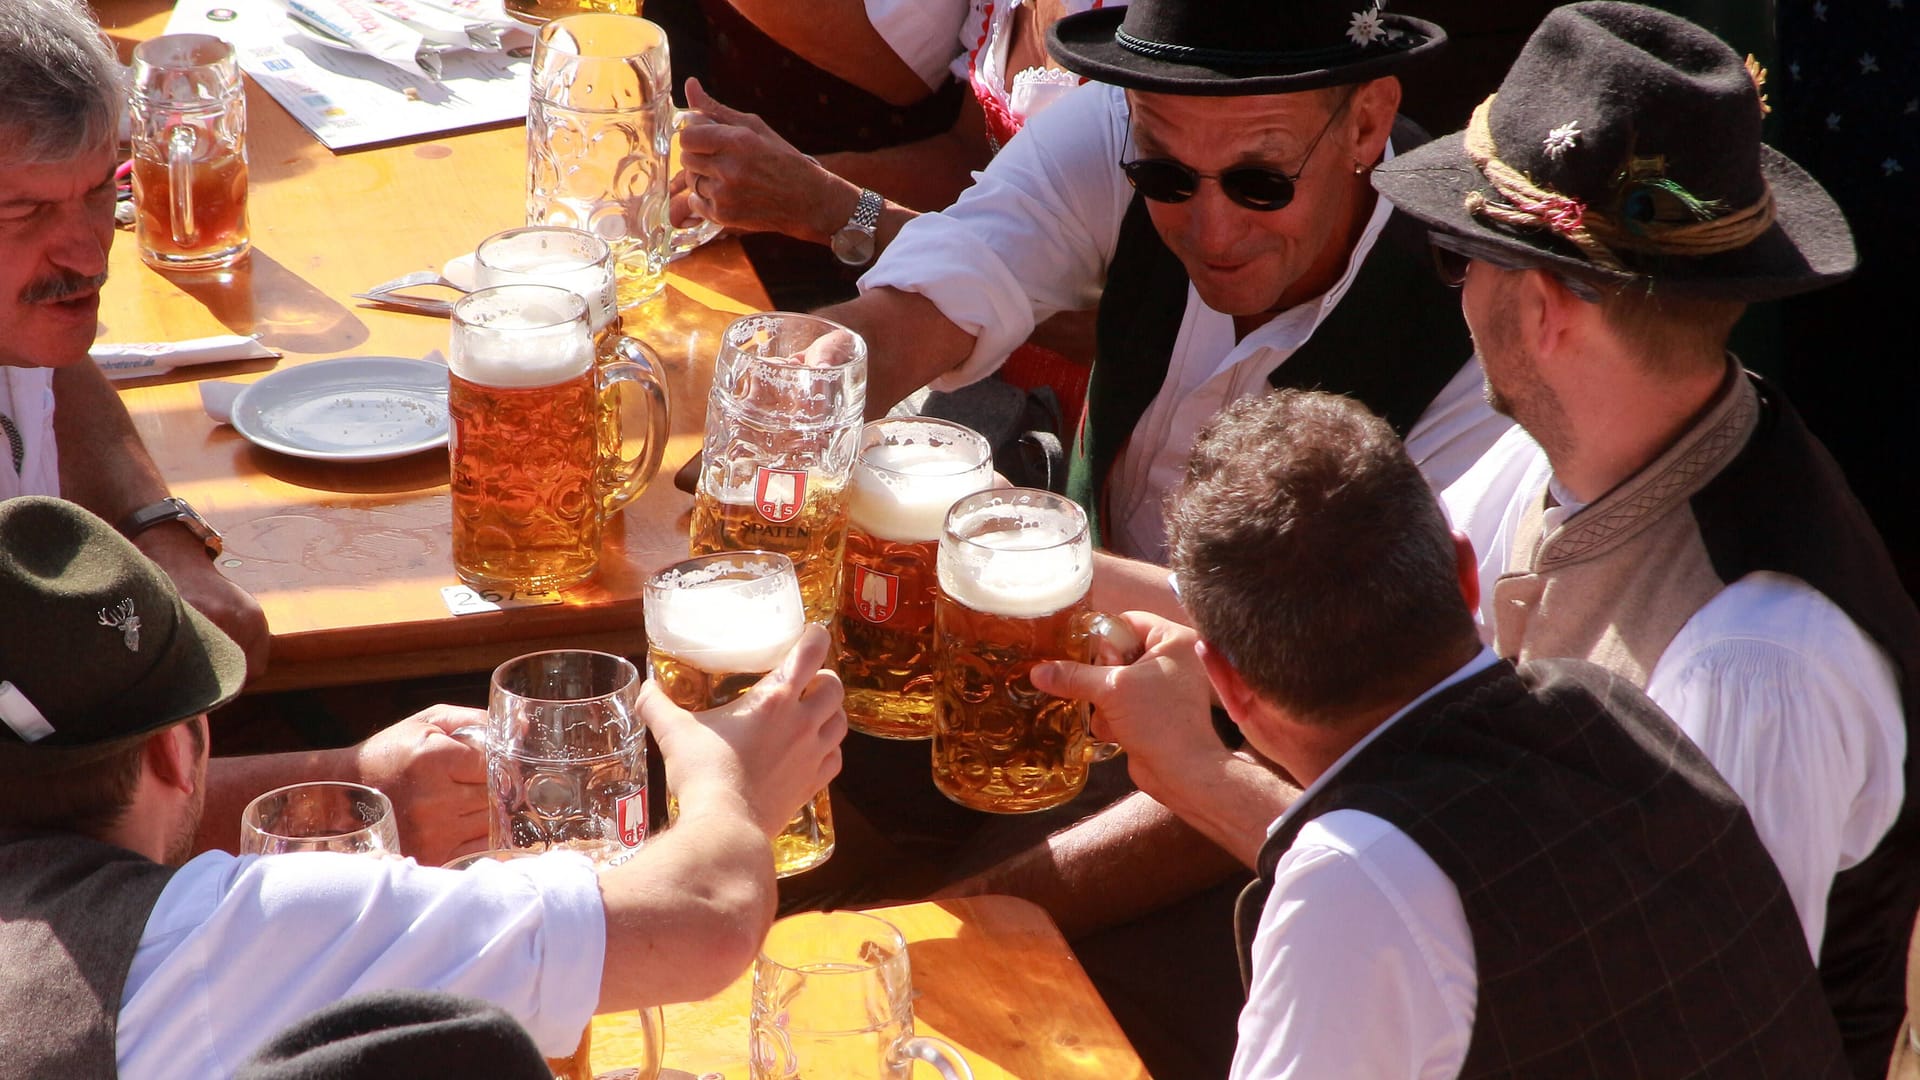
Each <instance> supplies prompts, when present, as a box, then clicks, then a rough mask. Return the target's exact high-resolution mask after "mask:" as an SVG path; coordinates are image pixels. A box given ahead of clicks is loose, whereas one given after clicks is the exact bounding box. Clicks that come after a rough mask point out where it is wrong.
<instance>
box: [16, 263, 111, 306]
mask: <svg viewBox="0 0 1920 1080" xmlns="http://www.w3.org/2000/svg"><path fill="white" fill-rule="evenodd" d="M106 283H107V273H106V271H104V270H102V271H101V272H100V273H98V274H94V275H93V276H91V277H83V276H82V275H80V274H58V275H55V276H53V277H45V278H41V279H40V280H38V281H35V282H33V283H31V284H29V285H28V286H27V287H26V288H24V289H22V290H20V302H21V303H23V304H45V303H50V302H53V303H57V302H59V301H61V300H71V299H73V298H74V297H76V296H83V295H85V294H87V293H90V292H98V291H99V289H100V287H101V286H103V285H105V284H106Z"/></svg>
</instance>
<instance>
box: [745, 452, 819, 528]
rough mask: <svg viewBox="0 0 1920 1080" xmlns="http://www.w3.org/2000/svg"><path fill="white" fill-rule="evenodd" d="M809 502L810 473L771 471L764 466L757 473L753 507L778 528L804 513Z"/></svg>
mask: <svg viewBox="0 0 1920 1080" xmlns="http://www.w3.org/2000/svg"><path fill="white" fill-rule="evenodd" d="M806 501H807V473H806V470H804V469H769V468H767V467H766V466H765V465H762V466H760V468H759V469H757V470H755V472H754V474H753V505H754V507H755V508H757V509H758V510H759V511H760V516H761V517H763V518H765V519H767V520H768V521H771V522H773V523H774V524H775V525H784V524H786V523H787V522H789V521H792V520H793V519H794V518H796V517H798V516H799V514H800V507H801V505H802V504H803V503H805V502H806Z"/></svg>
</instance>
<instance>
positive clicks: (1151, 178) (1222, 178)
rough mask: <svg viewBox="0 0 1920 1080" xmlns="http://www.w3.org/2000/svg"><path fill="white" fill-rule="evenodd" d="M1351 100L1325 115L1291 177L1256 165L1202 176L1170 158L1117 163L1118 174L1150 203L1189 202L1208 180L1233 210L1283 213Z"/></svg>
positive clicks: (1129, 122)
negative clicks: (1278, 211) (1322, 143)
mask: <svg viewBox="0 0 1920 1080" xmlns="http://www.w3.org/2000/svg"><path fill="white" fill-rule="evenodd" d="M1352 100H1353V91H1348V92H1347V94H1346V96H1345V97H1343V98H1341V99H1340V104H1339V105H1337V106H1335V107H1334V110H1333V112H1332V113H1330V114H1328V116H1327V122H1326V124H1325V125H1324V126H1322V127H1321V128H1320V134H1318V135H1315V136H1314V137H1313V141H1312V142H1310V143H1308V144H1307V152H1306V153H1305V154H1302V155H1301V156H1300V167H1299V168H1298V169H1296V170H1294V171H1293V172H1291V173H1285V172H1281V171H1280V170H1279V169H1269V168H1266V167H1264V166H1260V165H1240V166H1236V167H1234V168H1231V169H1228V170H1226V171H1225V172H1220V173H1203V172H1201V171H1199V170H1198V169H1195V168H1193V167H1192V166H1190V165H1188V164H1187V163H1186V162H1184V161H1177V160H1175V159H1173V158H1141V159H1138V160H1135V161H1123V162H1121V163H1120V171H1121V172H1123V173H1126V174H1127V183H1129V184H1132V185H1133V190H1135V191H1137V192H1139V193H1140V194H1142V195H1144V196H1146V197H1147V198H1149V199H1152V200H1153V201H1154V202H1163V203H1183V202H1186V201H1187V200H1188V199H1191V198H1193V194H1194V192H1196V191H1198V190H1200V181H1202V180H1212V181H1214V182H1216V183H1218V184H1219V185H1220V191H1221V193H1222V194H1224V195H1225V196H1226V197H1227V198H1229V199H1231V200H1232V201H1233V203H1234V205H1236V206H1244V207H1246V208H1247V209H1248V210H1258V211H1261V212H1262V213H1265V212H1268V211H1272V210H1284V209H1286V207H1287V205H1288V204H1289V203H1291V202H1293V195H1294V189H1295V186H1296V185H1297V184H1298V183H1299V182H1300V177H1301V175H1302V174H1303V173H1305V172H1306V171H1307V162H1309V161H1311V160H1313V151H1314V149H1315V148H1316V147H1318V146H1319V145H1320V140H1321V139H1323V138H1325V137H1326V134H1327V132H1329V131H1331V130H1332V129H1333V122H1334V121H1335V120H1338V119H1339V118H1340V114H1341V113H1343V112H1346V111H1347V105H1348V103H1349V102H1351V101H1352ZM1127 134H1128V137H1129V138H1131V137H1132V134H1133V116H1132V113H1131V112H1129V113H1128V116H1127Z"/></svg>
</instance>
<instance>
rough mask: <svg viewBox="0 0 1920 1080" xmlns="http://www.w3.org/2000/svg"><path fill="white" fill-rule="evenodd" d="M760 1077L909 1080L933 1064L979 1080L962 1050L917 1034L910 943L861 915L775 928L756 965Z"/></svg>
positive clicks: (964, 1079) (826, 916) (786, 922)
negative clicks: (920, 1064)
mask: <svg viewBox="0 0 1920 1080" xmlns="http://www.w3.org/2000/svg"><path fill="white" fill-rule="evenodd" d="M748 1024H749V1026H750V1028H751V1030H752V1040H753V1041H752V1044H751V1049H750V1050H749V1051H748V1053H749V1055H750V1056H749V1064H748V1069H749V1072H750V1075H751V1077H752V1080H796V1078H798V1077H833V1078H834V1080H908V1077H909V1076H911V1075H912V1073H913V1063H914V1062H916V1061H924V1062H926V1063H927V1064H929V1065H932V1066H933V1068H934V1069H935V1070H936V1071H937V1072H939V1074H940V1075H941V1076H942V1077H943V1078H945V1080H973V1070H972V1069H970V1068H968V1066H967V1062H966V1059H965V1058H963V1057H961V1056H960V1052H959V1051H958V1050H955V1049H954V1048H953V1047H952V1046H951V1045H949V1044H948V1043H946V1042H945V1041H943V1040H940V1039H935V1038H930V1037H928V1036H924V1035H915V1034H914V1033H913V976H912V972H911V970H910V968H909V965H908V959H907V941H906V938H904V937H902V936H901V934H900V931H899V930H898V929H897V928H896V927H895V926H894V925H893V924H892V923H890V922H888V921H886V920H885V919H882V918H880V917H879V916H877V915H868V914H866V913H864V912H859V911H809V912H805V913H802V914H799V915H792V916H789V917H787V918H785V919H781V920H780V921H779V922H777V923H774V924H773V928H772V929H771V930H769V931H768V932H767V939H766V941H765V942H764V943H762V944H761V946H760V955H759V956H758V957H757V958H756V959H755V960H754V962H753V1003H752V1005H751V1007H750V1011H749V1014H748Z"/></svg>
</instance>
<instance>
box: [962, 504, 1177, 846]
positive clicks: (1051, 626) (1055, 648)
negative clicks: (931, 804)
mask: <svg viewBox="0 0 1920 1080" xmlns="http://www.w3.org/2000/svg"><path fill="white" fill-rule="evenodd" d="M939 576H940V593H939V595H938V596H937V597H936V598H935V600H934V638H935V642H934V673H935V674H934V713H933V783H934V786H935V787H937V788H939V789H940V792H941V794H944V795H945V796H947V798H949V799H952V800H953V801H954V802H957V803H959V804H960V805H962V806H967V807H971V808H973V809H975V810H988V811H993V812H995V813H1003V814H1018V813H1027V812H1030V811H1034V810H1044V809H1046V808H1048V807H1051V806H1058V805H1059V804H1061V803H1063V802H1066V801H1067V800H1069V799H1071V798H1073V797H1074V796H1075V795H1078V794H1079V793H1080V791H1081V789H1083V788H1085V787H1086V785H1087V769H1088V766H1089V764H1090V763H1091V762H1093V761H1096V760H1099V759H1101V758H1103V757H1106V756H1110V755H1111V753H1113V752H1114V750H1115V749H1117V748H1115V747H1113V746H1112V744H1106V743H1103V744H1095V743H1094V742H1093V739H1092V736H1091V734H1090V733H1089V731H1088V728H1087V722H1088V711H1087V705H1086V703H1085V702H1079V701H1072V700H1069V699H1066V698H1058V697H1054V696H1053V695H1051V694H1043V693H1041V692H1040V691H1039V690H1038V689H1036V688H1035V687H1034V685H1033V679H1032V673H1033V666H1034V665H1035V664H1037V663H1039V662H1041V661H1043V660H1077V661H1080V662H1081V663H1086V662H1089V661H1091V660H1092V659H1093V656H1094V649H1095V647H1096V644H1097V641H1098V640H1099V639H1104V640H1105V641H1106V642H1107V643H1108V644H1109V646H1110V647H1111V648H1112V649H1113V650H1114V651H1115V652H1117V653H1120V654H1122V655H1126V654H1129V653H1136V652H1137V651H1138V649H1139V642H1138V640H1137V639H1136V637H1135V635H1134V634H1133V631H1132V629H1131V628H1130V627H1128V626H1127V624H1125V623H1123V622H1121V621H1120V620H1118V619H1115V618H1112V617H1111V616H1108V615H1104V614H1101V613H1099V612H1095V611H1093V610H1092V609H1091V607H1090V605H1089V604H1088V603H1087V590H1088V588H1089V587H1090V586H1091V585H1092V583H1093V545H1092V543H1091V541H1090V539H1089V537H1088V532H1087V516H1086V514H1085V512H1083V511H1082V510H1081V509H1080V507H1079V506H1078V505H1076V504H1075V503H1074V502H1073V501H1072V500H1070V499H1066V498H1062V497H1061V496H1059V495H1055V494H1053V493H1051V492H1047V491H1036V490H1033V489H1030V488H1004V489H1000V490H995V491H983V492H980V493H979V494H976V495H969V496H967V497H966V498H964V499H961V500H960V501H959V502H957V503H955V504H954V505H953V509H952V510H950V511H948V512H947V521H946V526H945V528H944V529H943V531H942V535H941V537H940V555H939Z"/></svg>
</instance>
